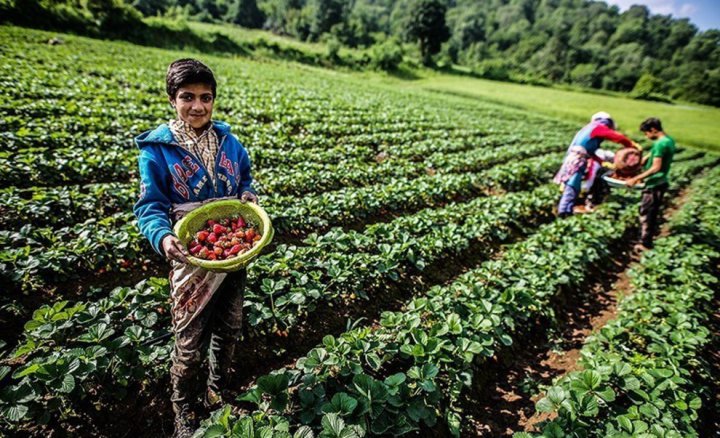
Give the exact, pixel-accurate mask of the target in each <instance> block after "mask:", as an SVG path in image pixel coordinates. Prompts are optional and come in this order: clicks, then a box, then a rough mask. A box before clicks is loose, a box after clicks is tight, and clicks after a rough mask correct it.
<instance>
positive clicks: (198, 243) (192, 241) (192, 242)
mask: <svg viewBox="0 0 720 438" xmlns="http://www.w3.org/2000/svg"><path fill="white" fill-rule="evenodd" d="M198 245H200V242H198V240H197V239H193V240H191V241H190V243H188V245H187V246H188V248H192V247H193V246H198Z"/></svg>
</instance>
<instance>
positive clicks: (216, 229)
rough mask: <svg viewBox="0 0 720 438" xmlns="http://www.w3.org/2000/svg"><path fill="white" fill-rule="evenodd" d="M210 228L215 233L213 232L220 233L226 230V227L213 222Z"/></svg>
mask: <svg viewBox="0 0 720 438" xmlns="http://www.w3.org/2000/svg"><path fill="white" fill-rule="evenodd" d="M212 230H213V233H215V234H221V233H224V232H226V231H227V228H226V227H223V226H222V225H220V224H215V225H213V227H212Z"/></svg>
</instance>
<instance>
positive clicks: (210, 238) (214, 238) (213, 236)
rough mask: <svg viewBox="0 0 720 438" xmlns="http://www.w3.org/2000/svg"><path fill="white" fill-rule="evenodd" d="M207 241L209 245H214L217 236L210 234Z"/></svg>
mask: <svg viewBox="0 0 720 438" xmlns="http://www.w3.org/2000/svg"><path fill="white" fill-rule="evenodd" d="M207 241H208V242H210V243H215V242H217V241H218V236H217V234H215V233H210V234H208V236H207Z"/></svg>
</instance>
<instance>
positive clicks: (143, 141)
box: [135, 121, 230, 149]
mask: <svg viewBox="0 0 720 438" xmlns="http://www.w3.org/2000/svg"><path fill="white" fill-rule="evenodd" d="M212 125H213V129H214V130H215V132H217V133H218V136H220V137H222V136H225V135H229V134H230V125H228V124H227V123H225V122H220V121H213V122H212ZM158 143H161V144H168V145H175V139H174V138H173V135H172V131H170V127H169V126H168V124H167V123H163V124H162V125H160V126H158V127H157V128H155V129H151V130H149V131H145V132H143V133H142V134H140V135H138V136H137V137H135V144H136V145H137V147H138V149H142V148H143V147H145V146H148V145H151V144H158Z"/></svg>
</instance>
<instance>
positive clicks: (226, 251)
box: [222, 249, 232, 258]
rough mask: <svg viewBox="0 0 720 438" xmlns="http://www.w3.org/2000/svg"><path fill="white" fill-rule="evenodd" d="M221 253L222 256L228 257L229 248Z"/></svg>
mask: <svg viewBox="0 0 720 438" xmlns="http://www.w3.org/2000/svg"><path fill="white" fill-rule="evenodd" d="M222 255H223V257H224V258H228V257H230V256H231V255H232V254H230V250H229V249H226V250H224V251H223V253H222Z"/></svg>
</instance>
